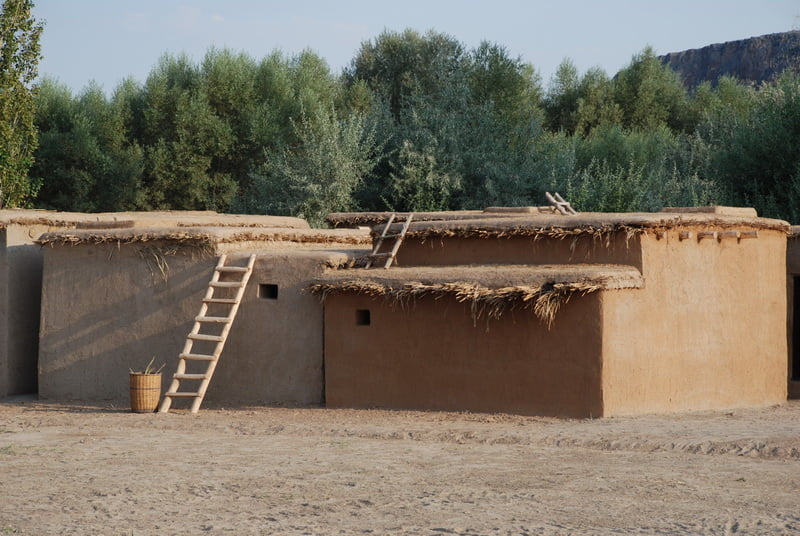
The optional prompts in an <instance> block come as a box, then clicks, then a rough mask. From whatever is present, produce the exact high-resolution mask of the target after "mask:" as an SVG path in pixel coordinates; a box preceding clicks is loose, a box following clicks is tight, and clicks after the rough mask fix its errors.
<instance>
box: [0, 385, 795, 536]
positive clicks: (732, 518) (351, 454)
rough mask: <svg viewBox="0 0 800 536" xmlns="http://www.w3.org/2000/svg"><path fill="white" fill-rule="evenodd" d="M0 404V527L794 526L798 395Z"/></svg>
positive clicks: (83, 530)
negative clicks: (528, 403)
mask: <svg viewBox="0 0 800 536" xmlns="http://www.w3.org/2000/svg"><path fill="white" fill-rule="evenodd" d="M126 410H127V408H114V407H111V406H87V405H64V404H51V403H42V402H37V401H36V400H35V399H33V398H12V399H5V400H2V401H0V534H26V535H40V534H41V535H45V534H47V535H49V534H58V535H61V534H70V535H71V534H75V535H77V534H80V535H84V534H85V535H129V536H133V535H137V536H139V535H142V536H143V535H159V536H162V535H169V534H180V535H186V534H237V535H240V534H243V535H249V534H310V535H317V534H376V535H377V534H420V535H431V536H441V535H448V534H459V535H478V534H488V535H495V534H503V535H505V534H574V533H582V534H792V533H800V402H798V401H795V402H790V403H787V404H785V405H780V406H776V407H771V408H765V409H758V410H736V411H728V412H700V413H684V414H680V415H673V416H645V417H632V418H613V419H603V420H558V419H543V418H532V417H519V416H513V415H484V414H470V413H424V412H408V411H381V410H368V411H356V410H328V409H320V408H246V409H236V410H229V409H224V408H211V409H203V410H201V412H200V413H199V414H198V415H191V414H188V413H186V412H182V413H171V414H169V415H158V414H132V413H129V412H127V411H126Z"/></svg>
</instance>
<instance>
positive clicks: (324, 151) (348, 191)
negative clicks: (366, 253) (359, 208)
mask: <svg viewBox="0 0 800 536" xmlns="http://www.w3.org/2000/svg"><path fill="white" fill-rule="evenodd" d="M314 113H315V116H313V117H312V116H307V115H305V114H303V115H302V116H301V118H300V120H299V121H297V122H294V128H295V130H296V131H297V138H298V140H299V143H298V144H297V145H296V146H294V147H287V148H286V149H285V150H284V151H283V152H282V153H280V154H278V155H270V154H268V155H267V158H268V160H267V161H266V162H265V163H264V165H263V166H262V167H261V169H260V170H259V172H258V173H257V174H256V176H255V178H254V192H253V201H252V202H253V203H254V204H255V207H254V208H255V209H256V210H255V211H257V212H261V213H267V214H284V215H292V216H299V217H301V218H305V219H307V220H308V221H309V223H310V224H311V225H314V226H321V225H322V224H323V222H324V218H325V215H326V214H328V213H329V212H335V211H344V210H353V209H355V208H356V206H355V203H354V199H353V193H354V191H355V189H356V187H357V186H358V185H359V184H360V183H361V182H362V180H363V179H364V177H365V176H367V175H368V174H369V173H370V172H371V171H372V169H373V167H374V166H375V162H376V153H377V147H376V144H375V137H374V134H373V132H372V131H371V130H370V129H369V128H368V127H367V126H366V123H365V121H364V119H363V117H362V116H358V115H351V116H350V117H348V118H346V119H340V118H338V117H337V114H336V112H335V111H334V109H333V108H329V109H328V110H327V111H322V110H320V109H317V110H316V111H315V112H314Z"/></svg>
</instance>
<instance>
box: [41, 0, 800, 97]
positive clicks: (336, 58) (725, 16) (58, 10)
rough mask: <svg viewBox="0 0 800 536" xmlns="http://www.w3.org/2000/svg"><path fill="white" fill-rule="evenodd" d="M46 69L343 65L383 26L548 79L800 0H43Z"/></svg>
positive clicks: (70, 79)
mask: <svg viewBox="0 0 800 536" xmlns="http://www.w3.org/2000/svg"><path fill="white" fill-rule="evenodd" d="M36 4H37V5H36V7H35V9H34V16H36V17H37V18H39V19H40V20H43V21H45V23H46V25H45V30H44V35H43V37H42V53H43V55H44V59H43V61H42V62H41V64H40V67H39V72H40V74H41V75H48V76H51V77H54V78H56V79H58V80H60V81H61V82H63V83H65V84H66V85H67V86H69V87H70V88H72V90H73V91H76V92H77V91H80V90H81V89H82V88H84V87H85V86H86V85H87V83H88V82H89V81H90V80H95V81H97V82H98V83H100V84H101V86H102V87H103V89H104V90H105V91H106V92H108V93H110V92H111V91H112V90H113V89H114V88H115V87H116V85H117V84H118V83H119V82H120V81H121V80H122V79H123V78H125V77H127V76H132V77H134V78H135V79H136V80H138V81H139V82H144V81H145V79H146V78H147V75H148V73H149V72H150V69H151V68H152V67H153V66H154V65H155V63H156V62H157V60H158V58H159V57H160V56H161V55H162V54H164V53H166V52H169V53H172V54H178V53H182V52H185V53H186V54H188V55H189V56H190V57H191V58H193V59H194V60H196V61H200V60H201V59H202V57H203V55H204V54H205V52H206V51H207V50H208V49H209V47H211V46H216V47H218V48H223V47H227V48H230V49H233V50H235V51H243V52H246V53H248V54H249V55H251V56H252V57H254V58H257V59H260V58H262V57H264V56H266V55H267V54H269V53H270V52H272V51H273V50H276V49H279V50H281V51H283V52H285V53H287V54H295V53H298V52H300V51H302V50H303V49H305V48H310V49H311V50H313V51H315V52H316V53H317V54H319V55H320V56H322V57H323V58H325V59H326V60H327V62H328V64H329V66H330V67H331V69H332V70H333V72H335V73H338V72H339V71H340V70H341V69H342V68H343V67H345V66H346V65H347V64H348V63H349V62H350V60H351V59H352V58H353V56H354V55H355V54H356V52H357V50H358V48H359V46H360V44H361V43H362V42H363V41H366V40H369V39H373V38H375V37H376V36H378V35H379V34H380V33H381V32H382V31H383V30H385V29H388V30H398V31H399V30H403V29H405V28H413V29H416V30H419V31H420V32H424V31H426V30H429V29H433V30H436V31H439V32H443V33H447V34H449V35H451V36H453V37H455V38H456V39H458V40H459V41H461V42H462V43H464V44H466V45H467V46H468V47H474V46H476V45H478V44H479V43H480V42H481V41H482V40H488V41H492V42H496V43H499V44H501V45H504V46H505V47H506V48H507V49H508V50H509V52H510V53H511V54H512V55H514V56H521V57H522V58H523V60H525V61H527V62H529V63H531V64H533V65H534V66H535V67H536V69H537V70H538V72H539V73H540V75H541V76H542V79H543V82H544V84H545V86H546V85H547V82H548V81H549V80H550V77H551V76H552V74H553V72H554V71H555V69H556V67H557V66H558V64H559V63H560V62H561V60H562V59H564V58H570V59H572V60H573V61H574V62H575V64H576V65H577V67H578V69H579V70H580V71H581V72H583V71H585V70H586V69H588V68H590V67H594V66H599V67H601V68H603V69H604V70H605V71H606V72H607V73H608V74H610V75H613V74H614V73H616V72H617V70H619V69H620V68H622V67H623V66H625V65H626V64H627V63H628V62H629V61H630V59H631V56H632V55H633V54H635V53H637V52H639V51H641V50H642V49H643V48H644V47H645V46H647V45H651V46H652V47H653V48H655V50H656V52H657V53H659V54H665V53H667V52H677V51H681V50H686V49H690V48H700V47H703V46H706V45H709V44H712V43H719V42H725V41H733V40H737V39H744V38H747V37H752V36H757V35H764V34H768V33H776V32H785V31H789V30H792V29H800V0H668V1H665V0H660V1H658V2H653V1H650V0H551V1H543V0H528V1H524V0H481V1H475V0H395V1H391V2H384V1H382V0H335V1H334V0H329V1H322V0H280V1H275V0H266V1H256V0H217V1H212V0H135V1H131V0H38V1H37V2H36Z"/></svg>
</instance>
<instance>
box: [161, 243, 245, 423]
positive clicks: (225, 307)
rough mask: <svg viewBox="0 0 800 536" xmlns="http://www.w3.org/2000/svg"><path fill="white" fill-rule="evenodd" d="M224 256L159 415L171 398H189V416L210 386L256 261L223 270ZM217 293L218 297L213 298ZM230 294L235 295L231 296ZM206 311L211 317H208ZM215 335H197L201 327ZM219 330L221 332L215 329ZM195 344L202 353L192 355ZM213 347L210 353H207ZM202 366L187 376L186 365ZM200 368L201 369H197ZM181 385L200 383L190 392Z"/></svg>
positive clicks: (162, 402) (165, 411)
mask: <svg viewBox="0 0 800 536" xmlns="http://www.w3.org/2000/svg"><path fill="white" fill-rule="evenodd" d="M226 260H227V255H224V254H223V255H222V256H221V257H220V258H219V262H218V263H217V266H216V268H214V275H213V276H212V277H211V281H209V283H208V290H207V291H206V295H205V297H204V298H203V305H202V306H200V313H199V314H198V315H197V317H195V319H194V326H192V330H191V331H190V332H189V334H188V335H187V336H186V344H185V345H184V346H183V352H181V354H180V355H179V356H178V370H177V371H176V372H175V374H174V375H173V376H172V383H171V384H170V386H169V389H167V392H166V393H165V394H164V400H162V401H161V407H159V408H158V412H159V413H167V412H168V411H169V408H170V406H171V405H172V399H173V398H193V399H194V400H193V401H192V408H191V412H192V413H197V411H198V410H199V409H200V404H202V403H203V398H204V397H205V396H206V389H208V384H209V383H210V382H211V376H213V374H214V369H215V368H216V366H217V361H218V360H219V356H220V354H222V349H223V348H224V347H225V341H226V340H227V339H228V332H229V331H230V329H231V325H232V324H233V319H234V318H236V312H237V311H238V310H239V304H240V303H241V302H242V296H244V289H245V288H246V287H247V282H248V281H249V280H250V274H252V273H253V265H254V264H255V261H256V256H255V255H250V258H249V259H248V261H247V266H226V265H225V262H226ZM216 292H219V294H216ZM231 293H235V294H234V295H233V296H231ZM209 309H212V311H213V314H211V315H209ZM204 326H205V327H207V328H206V329H207V330H210V331H216V332H217V333H214V334H209V333H200V331H201V329H202V328H203V327H204ZM220 327H221V330H220V329H219V328H220ZM195 343H198V344H200V345H203V347H204V350H205V351H200V352H196V351H195V352H193V350H194V345H195ZM212 347H213V351H210V352H208V350H210V349H211V348H212ZM195 361H196V362H199V363H205V364H206V369H205V370H204V371H192V372H187V368H188V367H191V365H190V364H189V362H195ZM199 366H202V365H199ZM181 381H192V382H200V383H199V385H198V387H197V389H196V390H193V391H180V390H179V389H180V386H181Z"/></svg>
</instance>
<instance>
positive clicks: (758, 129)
mask: <svg viewBox="0 0 800 536" xmlns="http://www.w3.org/2000/svg"><path fill="white" fill-rule="evenodd" d="M704 134H705V135H706V136H707V137H708V141H709V143H710V144H711V146H712V147H711V155H710V157H709V160H710V170H709V174H710V175H711V176H712V177H714V178H715V179H716V180H717V181H718V182H720V184H722V185H723V187H724V189H725V192H726V194H727V196H728V200H729V201H728V202H731V203H736V204H746V205H750V206H754V207H755V208H756V209H757V210H758V211H759V213H761V214H763V215H765V216H771V217H779V218H784V219H787V220H789V221H792V222H798V221H800V144H798V143H797V140H798V139H800V75H798V74H796V73H792V72H785V73H784V74H783V75H782V76H781V77H780V78H779V79H778V80H777V81H776V82H775V83H773V84H768V85H766V86H764V87H763V88H762V89H761V90H760V91H759V92H758V94H757V96H756V98H755V104H754V106H753V108H752V109H751V110H750V112H749V113H748V114H747V116H746V117H745V118H738V117H736V116H735V115H731V116H730V117H729V118H728V123H727V124H726V123H722V122H721V121H720V120H718V121H717V123H716V125H715V126H714V128H712V127H707V128H706V129H705V132H704Z"/></svg>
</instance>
